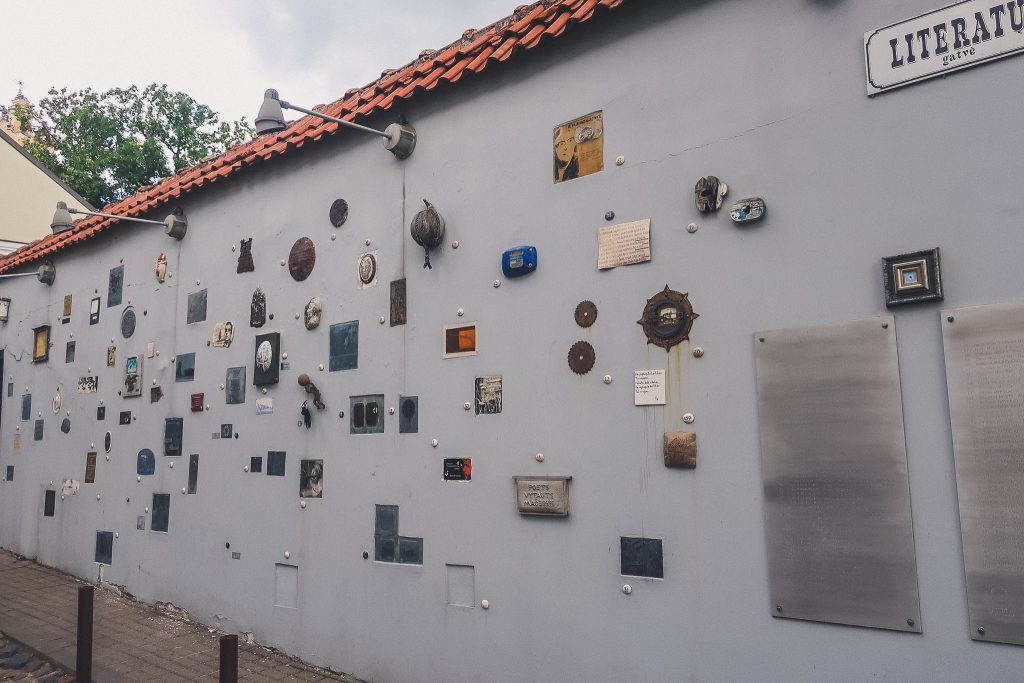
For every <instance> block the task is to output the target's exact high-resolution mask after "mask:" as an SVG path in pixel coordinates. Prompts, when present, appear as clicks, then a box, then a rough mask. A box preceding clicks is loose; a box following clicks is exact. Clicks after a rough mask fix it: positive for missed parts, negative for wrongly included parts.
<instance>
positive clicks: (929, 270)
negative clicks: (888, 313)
mask: <svg viewBox="0 0 1024 683" xmlns="http://www.w3.org/2000/svg"><path fill="white" fill-rule="evenodd" d="M882 286H883V289H884V290H885V305H886V306H888V307H890V308H892V307H893V306H898V305H900V304H913V303H920V302H924V301H942V261H941V259H940V258H939V248H938V247H936V248H934V249H927V250H925V251H916V252H914V253H912V254H900V255H899V256H887V257H885V258H883V259H882Z"/></svg>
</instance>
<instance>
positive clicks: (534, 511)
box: [512, 477, 572, 517]
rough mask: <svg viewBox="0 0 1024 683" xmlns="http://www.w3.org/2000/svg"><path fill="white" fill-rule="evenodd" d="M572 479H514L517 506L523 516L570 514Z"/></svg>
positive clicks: (561, 515) (563, 515) (560, 515)
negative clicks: (570, 484) (570, 483)
mask: <svg viewBox="0 0 1024 683" xmlns="http://www.w3.org/2000/svg"><path fill="white" fill-rule="evenodd" d="M571 479H572V477H512V481H514V482H515V484H516V506H517V507H518V508H519V513H520V514H522V515H550V516H557V517H565V516H567V515H568V514H569V481H570V480H571Z"/></svg>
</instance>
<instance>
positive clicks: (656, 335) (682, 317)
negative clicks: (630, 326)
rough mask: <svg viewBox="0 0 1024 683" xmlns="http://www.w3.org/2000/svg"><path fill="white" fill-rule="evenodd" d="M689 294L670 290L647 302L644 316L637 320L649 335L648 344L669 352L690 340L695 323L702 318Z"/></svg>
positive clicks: (661, 292)
mask: <svg viewBox="0 0 1024 683" xmlns="http://www.w3.org/2000/svg"><path fill="white" fill-rule="evenodd" d="M689 296H690V295H689V294H688V293H687V294H680V293H679V292H677V291H675V290H672V289H669V288H668V285H665V289H663V290H662V291H660V292H658V293H657V294H655V295H654V296H652V297H651V298H650V299H648V300H647V305H646V306H644V314H643V316H642V317H641V318H640V320H637V321H636V322H637V324H638V325H641V326H643V328H644V334H646V335H647V343H648V344H654V345H655V346H660V347H661V348H663V349H665V351H666V352H667V351H668V350H669V349H670V348H672V347H673V346H675V345H676V344H678V343H679V342H681V341H683V340H684V339H689V338H690V328H691V327H693V321H694V320H696V319H697V318H699V317H700V316H699V315H698V314H697V313H694V311H693V306H692V305H690V300H689V298H688V297H689Z"/></svg>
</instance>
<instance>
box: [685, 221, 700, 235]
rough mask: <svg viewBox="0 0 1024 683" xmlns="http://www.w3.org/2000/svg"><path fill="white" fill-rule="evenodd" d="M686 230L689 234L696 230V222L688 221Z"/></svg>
mask: <svg viewBox="0 0 1024 683" xmlns="http://www.w3.org/2000/svg"><path fill="white" fill-rule="evenodd" d="M686 232H688V233H690V234H691V235H692V234H693V233H695V232H697V224H696V223H690V224H689V225H687V226H686Z"/></svg>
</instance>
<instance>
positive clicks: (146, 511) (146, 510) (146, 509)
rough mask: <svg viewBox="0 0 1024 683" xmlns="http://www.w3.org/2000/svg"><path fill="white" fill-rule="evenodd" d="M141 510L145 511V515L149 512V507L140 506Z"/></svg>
mask: <svg viewBox="0 0 1024 683" xmlns="http://www.w3.org/2000/svg"><path fill="white" fill-rule="evenodd" d="M142 511H143V512H144V513H146V514H147V515H148V514H149V508H148V507H147V508H142Z"/></svg>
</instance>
